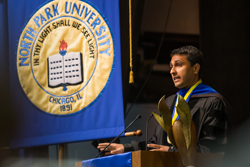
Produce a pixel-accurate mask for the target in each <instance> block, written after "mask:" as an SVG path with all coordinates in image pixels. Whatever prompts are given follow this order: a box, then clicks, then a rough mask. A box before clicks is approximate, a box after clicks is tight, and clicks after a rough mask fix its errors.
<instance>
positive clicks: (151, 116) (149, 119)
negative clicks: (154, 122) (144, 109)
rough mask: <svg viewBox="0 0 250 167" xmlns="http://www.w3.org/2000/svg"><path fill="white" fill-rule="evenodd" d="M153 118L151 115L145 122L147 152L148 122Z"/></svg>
mask: <svg viewBox="0 0 250 167" xmlns="http://www.w3.org/2000/svg"><path fill="white" fill-rule="evenodd" d="M152 117H153V114H151V115H150V117H149V118H148V120H147V122H146V151H147V150H148V121H149V120H150V119H151V118H152Z"/></svg>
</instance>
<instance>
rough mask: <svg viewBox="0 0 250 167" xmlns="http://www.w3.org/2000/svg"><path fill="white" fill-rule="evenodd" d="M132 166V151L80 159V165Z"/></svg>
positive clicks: (83, 166) (88, 166) (93, 166)
mask: <svg viewBox="0 0 250 167" xmlns="http://www.w3.org/2000/svg"><path fill="white" fill-rule="evenodd" d="M100 166H101V167H110V166H116V167H118V166H119V167H132V153H131V152H127V153H123V154H117V155H111V156H106V157H101V158H96V159H89V160H85V161H82V167H100Z"/></svg>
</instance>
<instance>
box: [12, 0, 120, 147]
mask: <svg viewBox="0 0 250 167" xmlns="http://www.w3.org/2000/svg"><path fill="white" fill-rule="evenodd" d="M8 26H9V62H10V64H9V65H10V89H11V90H10V91H11V92H10V93H11V104H12V105H11V107H12V108H11V110H12V111H13V115H14V116H15V122H16V125H15V129H14V132H13V135H12V138H11V145H10V146H11V147H12V148H20V147H30V146H40V145H50V144H59V143H68V142H77V141H84V140H94V139H101V138H111V137H115V136H116V135H117V134H119V133H120V132H121V131H122V130H123V129H124V115H123V113H124V112H123V98H122V97H123V95H122V79H121V53H120V20H119V1H118V0H109V1H105V0H91V1H83V0H52V1H44V0H36V1H30V0H22V1H17V0H9V1H8Z"/></svg>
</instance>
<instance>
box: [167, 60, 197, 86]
mask: <svg viewBox="0 0 250 167" xmlns="http://www.w3.org/2000/svg"><path fill="white" fill-rule="evenodd" d="M170 69H171V70H170V74H171V76H172V79H173V82H174V85H175V87H177V88H179V89H183V88H189V87H191V86H193V85H194V84H195V83H196V82H197V81H198V79H199V77H198V76H197V70H195V69H194V66H193V67H191V64H190V62H189V61H188V60H187V56H186V55H174V56H173V57H172V59H171V62H170Z"/></svg>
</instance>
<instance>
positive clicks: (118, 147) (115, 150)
mask: <svg viewBox="0 0 250 167" xmlns="http://www.w3.org/2000/svg"><path fill="white" fill-rule="evenodd" d="M107 145H109V143H99V144H98V146H97V148H98V149H100V150H101V151H102V150H103V149H104V148H105V147H107ZM104 153H105V155H111V154H121V153H124V146H123V145H122V144H117V143H112V144H110V146H108V148H106V150H105V151H104Z"/></svg>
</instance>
